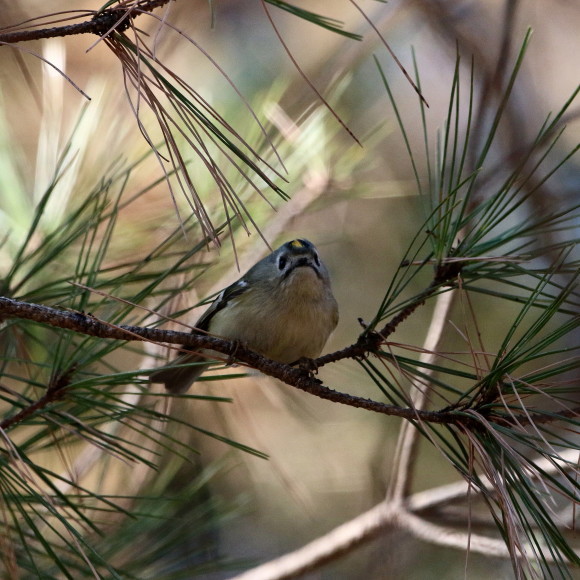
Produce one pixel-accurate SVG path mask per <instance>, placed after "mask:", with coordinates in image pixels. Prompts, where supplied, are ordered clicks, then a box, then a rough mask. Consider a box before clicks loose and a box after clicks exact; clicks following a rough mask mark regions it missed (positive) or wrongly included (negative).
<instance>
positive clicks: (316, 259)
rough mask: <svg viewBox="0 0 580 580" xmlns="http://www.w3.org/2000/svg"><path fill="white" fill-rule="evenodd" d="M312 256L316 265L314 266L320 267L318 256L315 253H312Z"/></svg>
mask: <svg viewBox="0 0 580 580" xmlns="http://www.w3.org/2000/svg"><path fill="white" fill-rule="evenodd" d="M313 256H314V262H315V263H316V265H317V266H320V258H319V257H318V254H317V253H316V252H313Z"/></svg>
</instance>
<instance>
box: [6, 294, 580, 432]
mask: <svg viewBox="0 0 580 580" xmlns="http://www.w3.org/2000/svg"><path fill="white" fill-rule="evenodd" d="M0 318H4V319H8V318H20V319H25V320H33V321H35V322H38V323H41V324H46V325H49V326H52V327H55V328H63V329H67V330H72V331H74V332H77V333H80V334H84V335H87V336H94V337H97V338H102V339H114V340H123V341H147V342H155V343H167V344H177V345H183V346H187V347H191V348H192V350H195V349H211V350H214V351H217V352H219V353H222V354H224V355H226V356H228V357H230V358H231V357H235V359H236V361H238V362H241V363H244V364H246V365H248V366H250V367H252V368H254V369H257V370H259V371H261V372H262V373H264V374H266V375H269V376H271V377H274V378H276V379H279V380H281V381H282V382H284V383H286V384H287V385H290V386H293V387H295V388H297V389H300V390H302V391H304V392H306V393H309V394H311V395H314V396H316V397H319V398H322V399H326V400H328V401H332V402H335V403H340V404H343V405H348V406H350V407H356V408H359V409H364V410H367V411H373V412H375V413H381V414H384V415H391V416H395V417H401V418H404V419H408V420H410V421H424V422H426V423H438V424H450V425H462V426H463V427H465V428H468V429H479V428H481V425H480V423H479V421H478V420H477V419H476V418H474V416H473V415H470V414H469V413H466V412H463V411H456V410H449V411H424V410H420V409H414V408H405V407H401V406H397V405H389V404H386V403H381V402H379V401H374V400H372V399H366V398H363V397H358V396H355V395H350V394H347V393H342V392H339V391H335V390H333V389H330V388H328V387H326V386H324V385H323V384H322V383H321V381H320V380H319V379H317V378H315V377H314V376H313V374H312V373H311V372H310V371H309V370H308V369H306V368H302V367H293V366H290V365H287V364H283V363H279V362H276V361H273V360H271V359H268V358H266V357H264V356H262V355H260V354H258V353H256V352H254V351H252V350H250V349H248V348H245V347H244V346H243V345H240V344H237V343H235V342H232V341H228V340H223V339H221V338H217V337H214V336H207V335H204V334H202V333H185V332H177V331H173V330H162V329H158V328H147V327H140V326H130V325H114V324H110V323H108V322H105V321H102V320H99V319H98V318H96V317H95V316H93V315H91V314H84V313H82V312H76V311H70V310H59V309H56V308H51V307H49V306H41V305H38V304H30V303H28V302H21V301H18V300H14V299H12V298H5V297H0ZM357 344H358V346H357ZM357 344H355V345H351V347H347V348H346V349H343V350H341V351H339V352H340V353H341V355H343V356H341V357H340V358H352V357H353V356H357V357H360V356H367V355H368V354H370V353H372V351H368V350H367V351H364V350H361V347H360V344H359V343H357ZM347 352H355V353H356V355H351V356H350V357H347V356H344V353H347ZM322 358H325V357H322ZM318 360H320V359H315V360H314V361H312V362H313V365H312V367H313V368H316V367H317V363H318ZM337 360H338V359H337ZM70 372H71V371H70V370H69V369H67V370H66V371H64V374H66V375H67V376H69V374H70ZM62 374H63V373H61V376H62ZM144 374H145V373H144ZM49 391H51V389H49ZM52 393H53V394H52V396H58V397H61V396H62V395H61V394H60V388H59V389H52ZM52 400H53V399H51V395H50V394H47V397H46V398H45V399H44V404H49V403H50V402H51V401H52ZM578 411H580V408H579V409H577V410H576V409H574V410H572V411H571V412H572V413H575V412H578ZM569 412H570V410H566V411H563V412H560V413H553V414H551V415H550V417H549V418H548V417H545V418H544V421H546V422H547V421H548V420H552V421H556V420H558V419H561V418H565V417H567V416H568V413H569ZM501 422H502V424H506V423H510V424H519V425H524V424H527V423H529V422H530V417H529V415H526V414H513V415H512V416H511V417H502V418H501ZM12 423H13V421H11V424H12ZM0 426H1V425H0Z"/></svg>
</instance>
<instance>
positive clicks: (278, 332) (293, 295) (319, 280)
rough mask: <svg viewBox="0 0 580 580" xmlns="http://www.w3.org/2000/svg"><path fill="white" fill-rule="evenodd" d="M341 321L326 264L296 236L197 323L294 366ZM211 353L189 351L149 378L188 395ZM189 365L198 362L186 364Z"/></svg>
mask: <svg viewBox="0 0 580 580" xmlns="http://www.w3.org/2000/svg"><path fill="white" fill-rule="evenodd" d="M337 323H338V306H337V303H336V300H335V298H334V295H333V293H332V288H331V286H330V278H329V275H328V271H327V269H326V266H325V265H324V264H323V262H322V261H321V260H320V257H319V255H318V252H317V250H316V248H315V247H314V245H313V244H312V243H311V242H309V241H308V240H303V239H296V240H292V241H290V242H286V243H285V244H283V245H282V246H280V247H279V248H278V249H277V250H275V251H274V252H272V253H271V254H270V255H269V256H266V257H265V258H264V259H263V260H260V261H259V262H258V263H257V264H255V265H254V266H253V267H252V268H250V269H249V270H248V271H247V272H246V274H244V275H243V276H242V277H241V278H240V279H239V280H238V281H237V282H234V283H233V284H232V285H231V286H228V287H227V288H225V289H224V290H222V292H220V294H219V295H218V296H217V298H216V299H215V300H214V301H213V303H212V304H211V306H210V307H209V308H208V309H207V310H206V312H205V313H204V314H203V315H202V316H201V318H200V319H199V320H198V321H197V324H196V325H195V327H196V329H198V330H202V331H205V332H207V333H209V334H211V335H214V336H219V337H221V338H225V339H229V340H234V341H239V342H240V343H241V344H243V345H244V346H247V347H248V348H250V349H252V350H255V351H256V352H258V353H260V354H262V355H264V356H266V357H268V358H271V359H273V360H275V361H278V362H282V363H287V364H292V363H296V362H298V361H299V360H300V359H304V358H316V357H317V356H318V355H319V354H320V352H321V351H322V349H323V347H324V345H325V344H326V341H327V339H328V337H329V335H330V333H331V332H332V331H333V330H334V329H335V327H336V325H337ZM184 348H187V347H184ZM213 354H214V355H215V353H213ZM211 356H212V351H211V350H202V351H200V352H184V353H182V354H180V355H179V356H177V357H176V358H175V359H174V360H173V361H172V362H171V363H170V364H168V365H166V366H164V367H161V368H159V369H157V370H156V371H154V372H153V373H152V374H151V375H150V377H149V380H150V381H151V382H152V383H164V384H165V388H166V389H167V390H168V391H169V392H171V393H175V394H177V393H184V392H186V391H187V390H188V389H189V387H190V386H191V384H192V383H193V382H194V381H195V380H196V379H197V378H198V377H199V376H200V375H201V374H202V373H203V372H204V371H205V370H206V368H207V367H208V366H209V364H210V360H211ZM190 363H198V364H191V366H181V365H188V364H190ZM178 365H179V366H178Z"/></svg>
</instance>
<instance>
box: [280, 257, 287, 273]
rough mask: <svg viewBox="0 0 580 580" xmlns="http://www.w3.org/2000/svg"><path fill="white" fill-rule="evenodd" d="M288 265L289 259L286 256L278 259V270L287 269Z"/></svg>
mask: <svg viewBox="0 0 580 580" xmlns="http://www.w3.org/2000/svg"><path fill="white" fill-rule="evenodd" d="M287 263H288V258H287V257H286V256H280V257H279V258H278V269H279V270H283V269H284V268H285V267H286V264H287Z"/></svg>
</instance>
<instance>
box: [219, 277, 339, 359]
mask: <svg viewBox="0 0 580 580" xmlns="http://www.w3.org/2000/svg"><path fill="white" fill-rule="evenodd" d="M298 274H299V276H300V278H298V279H297V280H294V281H293V283H292V284H291V285H286V286H285V285H281V286H280V287H279V288H277V289H276V290H275V291H274V292H272V291H271V290H270V291H268V292H266V291H264V292H262V291H261V290H259V289H256V290H255V291H254V292H253V296H252V297H251V299H248V298H249V297H247V296H246V297H245V296H243V295H242V296H240V297H239V298H236V299H234V300H232V302H231V303H230V304H229V305H228V307H227V308H226V309H224V310H222V311H220V312H218V313H216V315H215V317H214V320H213V321H212V324H211V327H210V331H211V333H212V334H215V335H218V336H222V337H224V338H229V339H231V340H238V341H240V342H241V343H242V344H244V345H246V346H248V347H249V348H251V349H252V350H255V351H257V352H259V353H261V354H263V355H264V356H267V357H268V358H271V359H273V360H277V361H279V362H283V363H292V362H295V361H296V360H298V359H300V358H302V357H308V358H315V357H317V356H318V355H319V354H320V352H321V351H322V348H323V347H324V344H325V343H326V340H327V339H328V336H329V335H330V333H331V332H332V331H333V330H334V328H335V326H336V323H337V320H338V314H337V309H336V302H335V301H334V298H333V297H332V294H331V293H330V290H329V289H327V288H325V287H324V286H322V285H321V284H320V283H319V282H318V281H317V280H315V279H313V276H314V274H313V273H310V272H299V273H298ZM300 279H301V282H302V283H297V282H298V281H300ZM273 294H274V295H273Z"/></svg>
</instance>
